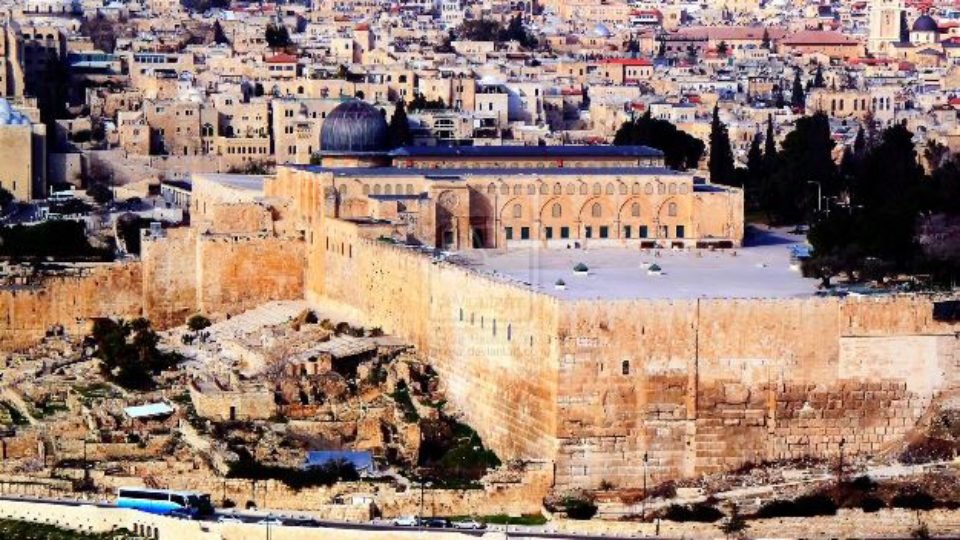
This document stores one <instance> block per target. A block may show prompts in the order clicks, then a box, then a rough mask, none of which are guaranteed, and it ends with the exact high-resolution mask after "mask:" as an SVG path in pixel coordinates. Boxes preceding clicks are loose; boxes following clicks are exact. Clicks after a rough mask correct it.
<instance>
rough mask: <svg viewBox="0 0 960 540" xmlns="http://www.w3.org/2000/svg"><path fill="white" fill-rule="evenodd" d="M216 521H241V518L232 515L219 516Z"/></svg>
mask: <svg viewBox="0 0 960 540" xmlns="http://www.w3.org/2000/svg"><path fill="white" fill-rule="evenodd" d="M217 523H243V520H242V519H240V518H238V517H234V516H220V517H219V518H217Z"/></svg>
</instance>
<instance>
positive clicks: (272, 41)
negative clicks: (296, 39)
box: [264, 22, 290, 49]
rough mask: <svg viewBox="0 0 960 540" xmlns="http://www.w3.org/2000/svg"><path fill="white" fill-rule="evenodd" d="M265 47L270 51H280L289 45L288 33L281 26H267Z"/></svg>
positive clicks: (284, 27) (276, 24)
mask: <svg viewBox="0 0 960 540" xmlns="http://www.w3.org/2000/svg"><path fill="white" fill-rule="evenodd" d="M264 37H265V38H266V40H267V46H268V47H270V48H271V49H282V48H284V47H288V46H289V45H290V33H289V31H287V27H286V26H284V25H283V24H278V23H272V22H271V23H269V24H267V30H266V35H265V36H264Z"/></svg>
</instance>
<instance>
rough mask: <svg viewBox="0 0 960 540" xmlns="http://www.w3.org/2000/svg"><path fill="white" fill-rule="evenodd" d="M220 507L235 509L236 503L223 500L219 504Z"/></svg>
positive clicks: (230, 500) (231, 500)
mask: <svg viewBox="0 0 960 540" xmlns="http://www.w3.org/2000/svg"><path fill="white" fill-rule="evenodd" d="M220 506H221V507H223V508H236V507H237V503H235V502H233V499H224V500H223V502H221V503H220Z"/></svg>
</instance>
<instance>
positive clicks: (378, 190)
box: [373, 184, 380, 195]
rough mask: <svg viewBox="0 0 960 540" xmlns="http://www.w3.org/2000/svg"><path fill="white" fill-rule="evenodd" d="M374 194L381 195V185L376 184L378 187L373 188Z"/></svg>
mask: <svg viewBox="0 0 960 540" xmlns="http://www.w3.org/2000/svg"><path fill="white" fill-rule="evenodd" d="M373 194H374V195H379V194H380V184H376V185H374V186H373Z"/></svg>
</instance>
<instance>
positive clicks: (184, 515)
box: [167, 510, 193, 519]
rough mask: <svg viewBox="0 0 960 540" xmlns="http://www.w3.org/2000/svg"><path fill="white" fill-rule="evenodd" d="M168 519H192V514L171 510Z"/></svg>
mask: <svg viewBox="0 0 960 540" xmlns="http://www.w3.org/2000/svg"><path fill="white" fill-rule="evenodd" d="M167 515H168V516H170V517H175V518H177V519H193V514H191V513H190V512H188V511H186V510H172V511H171V512H170V513H169V514H167Z"/></svg>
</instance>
